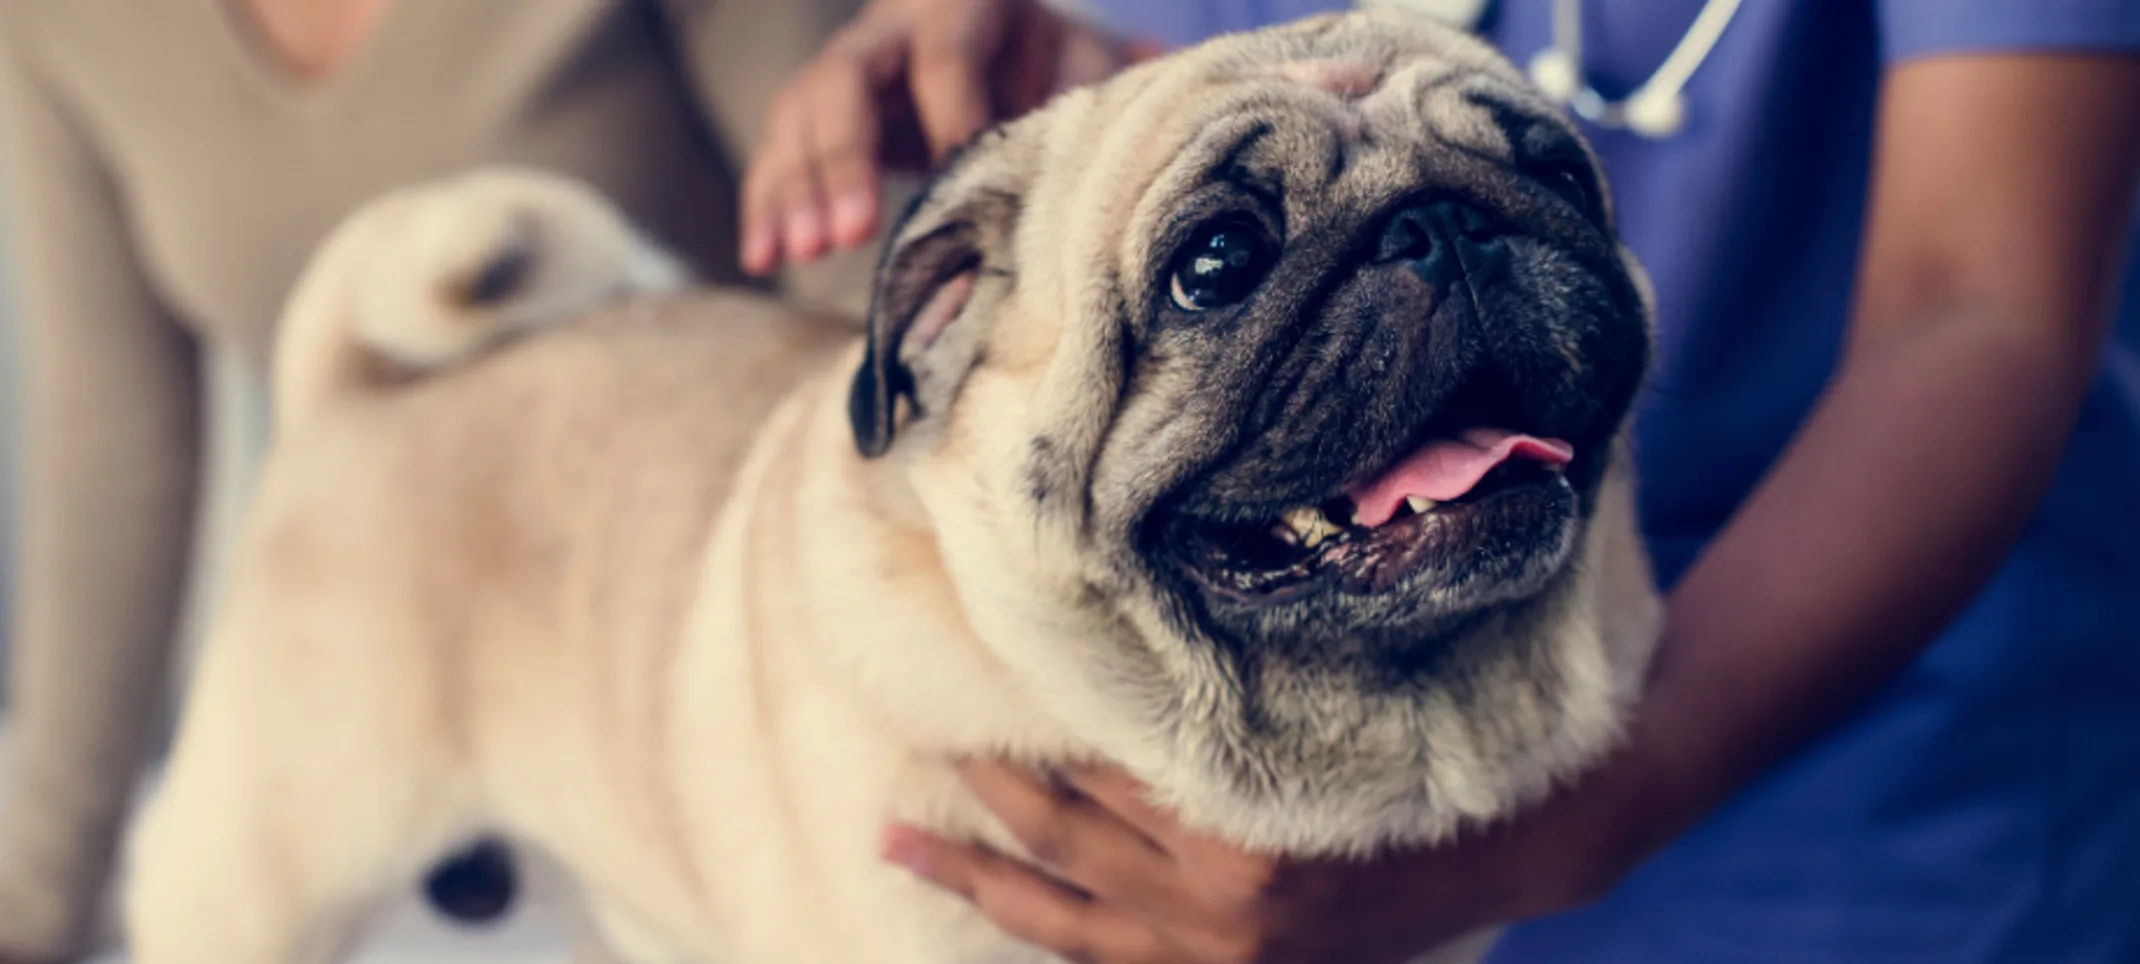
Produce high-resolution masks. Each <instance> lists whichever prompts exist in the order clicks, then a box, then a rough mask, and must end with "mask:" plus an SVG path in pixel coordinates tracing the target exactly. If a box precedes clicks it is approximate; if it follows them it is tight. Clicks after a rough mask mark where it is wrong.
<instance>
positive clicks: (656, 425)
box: [129, 192, 853, 962]
mask: <svg viewBox="0 0 2140 964" xmlns="http://www.w3.org/2000/svg"><path fill="white" fill-rule="evenodd" d="M456 196H457V197H462V198H469V197H478V198H480V197H481V196H482V195H480V194H475V193H474V192H461V193H460V194H458V195H456ZM493 197H494V198H495V199H496V200H497V201H498V202H500V203H512V202H511V200H510V199H511V198H513V197H515V195H510V194H505V195H493ZM381 210H382V209H380V208H373V209H371V210H369V211H367V212H365V213H363V214H360V215H358V216H357V217H355V218H353V219H352V220H351V221H350V222H349V226H348V229H347V230H349V231H352V232H355V231H368V230H371V229H369V228H366V227H365V224H366V223H367V215H371V216H372V217H371V218H370V219H369V220H371V221H373V222H376V221H377V220H379V219H378V217H377V215H379V214H380V213H381ZM431 213H434V214H435V213H441V212H431ZM444 213H453V212H444ZM499 213H500V212H498V211H487V210H486V211H473V212H467V214H468V220H469V221H479V220H483V219H484V217H485V216H487V215H496V214H499ZM491 220H494V221H495V220H498V219H497V218H491ZM510 220H511V219H506V221H508V222H509V221H510ZM345 237H346V236H345ZM497 237H498V238H499V239H500V242H501V243H506V242H507V241H509V240H510V238H511V235H509V234H502V235H497ZM577 237H584V235H579V236H577ZM359 240H360V241H362V240H363V239H362V238H361V237H360V238H359ZM538 243H539V242H538ZM467 253H468V254H469V257H468V258H467V259H465V260H466V261H467V263H469V264H476V265H482V264H489V263H495V262H496V261H497V259H495V258H492V257H490V256H491V255H492V254H502V255H506V256H509V257H511V258H521V257H526V256H529V254H530V252H511V251H504V250H500V251H495V252H494V251H489V250H485V249H482V248H481V246H480V245H478V246H473V247H470V248H469V251H468V252H467ZM545 253H546V252H545V251H544V250H543V249H542V248H540V247H539V246H538V247H537V248H535V249H534V250H533V251H532V257H534V258H536V259H538V260H539V259H541V258H543V257H544V256H545ZM338 254H339V255H342V256H344V257H343V258H342V259H341V260H340V261H338V259H337V255H338ZM377 254H378V245H377V242H376V241H375V240H374V241H367V242H364V243H353V244H344V245H340V246H339V247H338V246H337V245H335V244H334V243H332V242H330V244H329V245H328V246H327V247H325V248H324V249H323V251H322V254H321V255H320V257H319V258H318V259H317V260H316V262H315V265H314V269H313V270H314V272H315V274H314V279H313V280H315V281H318V280H320V279H322V278H333V277H334V276H335V275H337V274H340V275H342V276H344V277H345V278H346V279H347V281H348V282H352V283H353V284H351V285H350V286H349V287H347V288H345V289H343V290H345V291H360V290H362V289H363V288H364V282H365V280H366V278H365V273H364V271H362V270H359V269H361V268H362V266H361V265H353V264H349V263H344V262H346V261H347V259H348V258H353V257H359V256H376V255H377ZM410 265H411V267H412V268H413V269H419V270H417V273H419V274H423V275H424V277H426V278H429V277H432V276H434V275H439V276H444V273H445V269H446V268H447V267H454V266H450V265H438V264H426V263H415V262H411V263H410ZM512 270H520V269H517V268H515V269H512ZM427 271H428V273H426V272H427ZM461 274H466V272H461ZM474 277H480V272H479V273H478V275H476V276H474ZM385 280H387V281H389V282H392V281H404V282H406V281H421V280H422V279H418V278H399V279H395V278H389V279H385ZM403 287H404V288H411V289H413V290H414V291H416V292H417V293H418V294H420V295H421V296H422V297H423V299H426V300H420V301H418V302H415V303H412V304H411V305H408V306H405V308H404V310H426V311H428V310H435V309H441V308H445V309H453V308H456V307H457V306H460V305H461V304H462V303H460V302H455V301H452V300H450V299H449V300H436V299H434V298H433V296H434V295H438V294H441V293H448V294H450V293H451V291H450V290H446V289H441V288H440V287H438V286H435V285H427V284H416V285H413V286H412V285H403ZM323 290H332V289H330V288H327V287H326V286H324V285H315V286H314V291H315V293H317V292H320V291H323ZM523 293H524V292H523ZM586 293H587V294H588V295H589V296H600V297H601V298H602V299H606V300H607V301H608V302H610V303H609V304H608V305H607V306H604V307H597V306H600V305H602V301H600V300H596V301H591V302H587V303H575V302H573V301H571V300H570V299H566V300H562V301H555V302H551V303H550V306H549V307H547V308H546V307H545V306H544V305H542V304H536V305H534V307H535V308H538V309H544V310H540V311H523V312H521V313H520V314H516V315H511V316H507V315H505V314H502V313H500V312H497V311H495V310H491V311H489V312H488V313H487V314H471V315H454V314H451V313H450V312H448V313H434V314H431V315H425V316H423V317H418V318H414V319H410V318H406V317H404V318H398V319H385V321H387V322H390V323H397V324H398V323H407V322H410V321H412V320H413V321H415V322H418V323H422V324H425V325H428V326H430V329H431V330H432V332H433V333H435V334H444V335H447V336H454V335H456V331H455V329H454V328H453V327H452V325H453V324H455V323H457V322H465V321H468V320H471V319H473V320H476V321H482V322H485V323H491V322H497V321H499V320H500V319H509V320H510V321H511V324H510V326H506V325H497V326H494V327H491V328H487V329H463V330H462V332H460V334H465V335H467V336H468V337H465V338H462V339H461V340H460V342H459V344H458V345H457V346H454V347H453V350H451V351H445V352H439V353H435V354H432V355H429V356H425V357H420V358H419V357H411V356H409V355H407V354H406V353H403V354H401V356H400V357H398V358H397V357H395V351H396V349H398V348H403V347H406V346H403V345H401V344H399V343H397V342H395V341H393V338H394V337H398V336H397V335H394V334H392V333H391V332H390V333H389V334H388V336H387V337H386V338H383V339H382V338H380V337H376V335H375V333H376V332H377V331H379V330H380V329H378V328H373V329H372V332H371V333H368V332H367V331H366V330H365V329H364V328H362V327H359V326H362V325H367V324H374V323H376V322H379V321H380V319H375V318H369V316H367V315H366V314H365V313H364V311H363V310H360V309H361V307H362V306H361V305H352V304H351V303H350V302H347V301H336V300H334V299H329V298H325V297H318V298H315V299H314V300H313V301H312V303H311V304H309V305H308V304H305V303H304V301H303V300H302V298H303V296H302V295H301V296H300V300H299V301H297V302H294V303H293V316H292V318H290V319H289V321H290V323H291V332H292V333H293V334H295V335H296V336H297V337H299V338H303V339H308V340H307V341H295V342H293V341H286V342H285V344H284V345H283V347H282V352H283V354H282V357H281V358H280V359H278V364H279V365H280V366H282V368H283V370H282V371H279V372H278V382H281V383H283V384H294V385H296V386H297V387H296V389H295V390H294V394H293V397H292V399H291V401H292V402H293V404H292V405H291V406H289V407H286V408H285V409H283V411H282V412H281V413H279V414H280V418H279V420H278V427H277V437H276V439H275V440H274V447H273V449H272V451H271V453H270V456H269V458H268V461H267V463H266V464H265V465H264V466H263V469H262V474H261V477H260V479H259V481H258V485H257V488H256V495H255V502H254V504H253V506H252V507H251V508H252V512H251V516H250V518H249V520H248V525H247V529H246V532H245V534H244V536H243V540H244V541H243V543H242V544H241V546H240V550H239V552H238V554H237V557H236V563H235V565H236V567H237V569H236V571H235V572H234V573H232V576H233V578H232V580H231V585H232V586H233V590H232V594H231V596H230V597H229V598H228V599H226V600H224V601H223V605H222V609H221V611H220V612H219V614H218V620H217V624H216V627H215V631H214V634H213V635H212V636H211V638H210V640H209V642H208V646H207V649H206V650H205V651H204V652H203V654H202V658H201V662H200V665H199V667H198V669H197V672H196V678H195V681H194V685H193V687H192V693H191V694H190V697H189V701H188V707H187V711H186V713H185V716H184V719H183V722H182V725H181V732H180V734H179V737H178V742H177V746H176V749H175V752H174V757H173V760H172V764H171V767H170V769H169V775H168V777H167V782H166V785H165V787H164V788H163V789H162V791H161V792H159V794H158V795H157V796H156V798H155V799H154V800H153V801H152V803H151V806H150V808H149V810H148V811H147V812H146V813H145V814H144V816H143V819H142V821H141V824H140V826H139V828H138V830H137V835H136V839H135V841H134V853H135V856H136V858H137V867H136V868H135V875H136V878H137V879H136V881H135V883H134V886H133V887H132V888H131V892H130V904H131V905H132V906H131V907H130V909H129V916H130V925H131V928H132V934H131V938H132V941H133V943H134V949H135V950H134V952H135V956H136V958H137V959H142V960H151V961H163V962H183V961H203V962H205V961H207V960H210V959H214V960H217V961H219V962H228V961H231V960H241V959H242V960H259V961H268V960H294V959H314V957H315V956H316V955H319V954H321V953H322V952H325V951H327V950H328V944H330V943H333V942H338V941H340V940H342V939H344V938H345V937H346V935H342V934H321V933H291V932H289V931H286V930H279V928H280V927H283V926H285V925H287V926H316V922H306V921H304V920H302V919H300V918H297V917H289V918H285V917H284V916H282V915H278V914H276V913H274V912H273V911H272V910H262V911H261V912H259V913H249V914H244V915H234V914H231V913H230V908H231V907H232V906H234V905H233V903H232V901H233V900H237V901H238V902H239V904H240V905H245V906H255V907H260V908H272V907H275V906H280V905H285V904H288V905H309V906H316V905H318V904H320V903H321V902H323V901H324V902H327V903H330V904H331V903H333V902H336V901H338V900H344V899H348V900H355V899H360V895H363V894H365V893H368V892H371V891H373V890H375V889H376V888H377V887H378V886H379V884H380V883H381V882H384V881H387V880H392V879H400V878H403V877H406V876H409V875H411V874H413V873H414V872H415V871H416V869H417V868H418V867H419V866H420V865H421V863H422V862H424V861H428V860H429V859H432V858H434V857H436V856H437V855H438V854H439V853H440V852H442V851H443V850H444V849H446V848H449V847H450V846H452V845H453V844H455V843H456V842H458V841H460V840H462V839H465V837H466V836H467V835H469V834H471V833H474V832H476V831H478V830H484V829H490V828H493V827H497V826H499V825H500V824H506V823H511V822H513V819H512V818H519V819H521V820H530V819H532V820H541V819H545V818H546V817H547V816H556V817H557V818H560V819H564V818H568V817H569V815H570V814H571V813H574V812H580V813H585V812H590V811H592V812H601V813H604V814H606V815H608V817H609V819H607V820H605V821H603V822H602V826H603V828H604V831H603V832H604V834H605V835H607V837H606V839H603V840H600V841H589V844H590V845H591V846H598V847H600V848H602V849H604V850H605V851H607V852H608V853H609V855H610V856H611V857H612V858H613V859H615V860H617V861H620V862H621V865H623V866H630V867H632V868H633V873H635V874H641V873H661V872H662V871H661V868H663V867H670V868H674V867H676V866H678V864H677V861H676V859H675V853H674V848H675V846H676V841H675V840H674V839H673V833H670V832H667V830H666V829H665V828H667V827H669V825H670V824H671V823H672V821H673V815H672V814H670V813H668V812H667V803H666V801H668V800H669V799H670V795H669V794H667V793H665V792H662V789H661V788H660V787H657V786H651V785H650V781H651V780H653V779H654V776H655V774H656V773H658V772H660V768H661V767H662V766H663V765H664V763H663V761H661V760H660V758H659V757H660V754H661V752H662V748H663V747H664V746H665V745H666V744H667V742H668V741H667V740H666V739H665V734H664V732H663V729H664V725H665V724H664V715H665V713H666V712H667V710H668V701H667V700H666V699H664V698H663V697H662V694H660V693H658V692H655V690H656V689H657V688H658V686H659V684H660V682H661V681H662V680H664V679H666V678H667V674H666V673H665V671H664V669H665V667H666V666H667V664H668V663H669V661H670V660H671V659H672V658H673V654H674V650H675V647H676V645H677V641H678V629H679V626H680V625H681V622H682V620H683V619H684V617H685V615H686V613H685V609H686V604H687V602H688V599H689V597H690V595H691V593H692V591H693V590H694V589H695V587H696V585H697V578H696V577H697V574H698V570H699V566H700V557H701V555H702V554H703V551H704V547H705V545H706V541H707V536H708V532H709V530H710V528H711V526H712V523H713V520H714V518H715V515H716V513H717V511H718V509H719V508H720V506H721V505H722V504H723V502H724V501H725V500H726V498H727V495H728V491H729V488H730V485H731V483H732V481H733V477H734V475H735V472H736V469H737V468H738V466H739V464H740V463H741V461H742V458H743V455H744V452H745V450H746V449H747V447H748V446H749V444H750V442H751V440H752V438H753V436H754V434H755V433H756V430H757V427H758V425H759V423H760V422H761V421H763V420H764V418H765V417H766V415H767V414H768V413H769V412H770V411H771V410H772V408H773V406H774V405H775V403H777V402H778V401H779V400H780V399H781V398H782V397H783V396H784V395H785V394H787V392H788V391H790V390H791V389H792V388H793V387H794V386H795V384H797V383H798V382H799V381H800V380H801V379H802V378H803V376H804V375H805V374H806V373H808V372H810V371H811V370H813V369H817V368H820V367H822V366H823V365H824V364H825V363H826V362H827V361H828V360H829V358H830V357H831V355H832V354H833V353H834V352H835V351H837V350H838V348H839V347H841V346H843V345H845V344H846V343H847V342H849V341H850V340H851V339H852V335H853V329H852V327H851V326H843V325H841V324H839V323H837V322H835V321H832V320H830V319H823V318H811V317H808V316H804V315H802V314H801V313H799V312H796V311H794V310H792V309H788V308H784V307H781V306H778V305H776V304H774V303H772V302H770V301H768V300H765V299H761V298H756V297H753V296H749V295H744V294H738V293H718V292H703V293H697V294H657V295H653V296H645V297H634V296H633V295H634V294H635V290H634V289H633V288H632V286H630V285H623V286H618V287H611V288H601V287H594V288H589V289H587V291H586ZM641 293H643V292H641ZM620 299H621V300H620ZM513 307H514V308H516V309H525V308H527V307H528V305H526V304H519V305H514V306H513ZM590 307H592V308H594V310H592V311H581V312H580V313H579V314H578V315H576V316H574V315H573V314H572V309H573V308H580V309H586V308H590ZM304 312H310V313H309V314H303V313H304ZM301 314H302V316H300V315H301ZM538 328H539V330H537V329H538ZM417 333H418V334H422V332H421V331H419V332H417ZM293 379H294V380H293ZM314 721H319V724H320V725H308V724H313V723H314ZM328 721H331V724H330V723H329V722H328ZM353 721H361V725H357V723H355V722H353ZM530 762H533V763H534V764H535V765H532V766H531V765H527V764H528V763H530ZM501 772H519V773H530V772H532V773H541V774H544V775H545V780H546V783H547V784H548V785H546V786H544V787H541V788H536V790H537V792H536V793H534V794H532V795H531V794H529V793H526V792H521V793H517V794H515V796H516V798H517V799H522V800H532V801H533V803H534V805H535V806H536V807H538V808H539V809H540V811H542V812H538V813H530V814H518V815H504V814H499V813H496V812H494V811H492V810H491V809H489V807H490V802H491V801H493V800H495V799H497V798H498V797H499V796H500V794H499V793H497V792H496V791H497V789H498V788H496V787H493V786H491V785H489V784H490V783H492V782H493V781H495V780H497V779H498V778H499V774H500V773H501ZM618 818H621V819H618ZM327 828H333V829H332V830H328V829H327ZM323 832H325V833H329V834H331V835H332V837H331V839H328V840H322V839H321V837H320V835H321V834H322V833H323ZM612 832H613V833H612ZM299 837H304V838H308V839H306V840H305V841H304V843H303V844H302V845H294V841H295V840H296V839H297V838H299ZM412 861H415V862H416V863H415V864H414V865H412V864H411V862H412ZM676 883H677V884H678V892H679V893H682V892H685V891H687V890H688V887H687V886H686V885H687V884H688V882H687V881H677V882H676ZM210 949H213V953H212V954H211V953H210ZM234 952H236V953H237V956H235V957H233V956H231V955H232V954H233V953H234ZM293 953H294V954H296V956H295V957H292V956H291V955H292V954H293Z"/></svg>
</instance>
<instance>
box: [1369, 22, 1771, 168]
mask: <svg viewBox="0 0 2140 964" xmlns="http://www.w3.org/2000/svg"><path fill="white" fill-rule="evenodd" d="M1361 2H1362V4H1363V5H1369V6H1372V5H1374V4H1375V2H1376V0H1361ZM1380 2H1382V3H1392V0H1380ZM1393 5H1401V6H1411V7H1414V8H1416V9H1422V10H1425V11H1427V12H1429V13H1433V14H1434V15H1436V16H1441V17H1445V18H1447V19H1449V20H1451V21H1454V22H1456V23H1459V24H1464V25H1469V24H1473V23H1477V22H1478V19H1479V17H1480V16H1482V15H1483V14H1484V13H1485V10H1486V0H1395V2H1394V4H1393ZM1738 12H1739V0H1708V2H1707V3H1705V4H1703V5H1702V12H1701V13H1700V14H1697V15H1696V16H1695V18H1694V26H1692V27H1689V28H1687V35H1686V36H1684V37H1681V38H1680V40H1679V45H1678V46H1676V47H1673V48H1672V53H1671V55H1670V56H1668V57H1666V58H1665V59H1664V63H1663V64H1662V65H1660V66H1659V67H1658V68H1657V72H1656V73H1654V74H1651V75H1650V79H1648V80H1645V81H1643V82H1642V85H1641V86H1639V87H1636V88H1635V89H1634V91H1633V92H1632V93H1630V94H1628V95H1627V96H1626V97H1624V98H1622V99H1620V100H1612V99H1609V98H1607V97H1606V96H1605V95H1603V94H1600V93H1598V89H1597V88H1596V87H1593V86H1591V84H1590V79H1589V78H1588V77H1587V76H1585V75H1584V73H1583V4H1582V0H1553V45H1552V46H1551V47H1547V48H1546V49H1544V50H1541V51H1539V52H1538V55H1537V56H1535V57H1532V58H1531V83H1533V84H1536V85H1537V86H1538V89H1539V90H1540V91H1542V92H1543V93H1544V94H1545V95H1546V96H1547V97H1550V98H1552V99H1554V100H1556V101H1559V102H1560V103H1563V104H1566V105H1568V109H1570V110H1572V111H1574V112H1575V116H1577V117H1580V118H1582V119H1584V120H1586V121H1589V122H1590V123H1592V124H1596V125H1597V126H1599V127H1604V128H1610V129H1614V130H1626V131H1631V132H1633V133H1635V134H1638V135H1641V136H1643V137H1647V138H1651V139H1654V140H1663V139H1664V138H1667V137H1671V136H1672V135H1674V134H1677V133H1679V132H1680V131H1681V130H1683V129H1685V127H1686V126H1687V94H1686V90H1687V82H1688V81H1689V80H1692V79H1693V77H1694V72H1695V71H1696V70H1698V69H1700V68H1701V66H1702V61H1704V60H1707V59H1709V52H1710V51H1712V50H1714V49H1716V42H1717V38H1719V37H1722V36H1723V35H1724V28H1725V27H1726V26H1728V25H1729V24H1730V23H1731V17H1732V15H1733V14H1735V13H1738Z"/></svg>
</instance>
